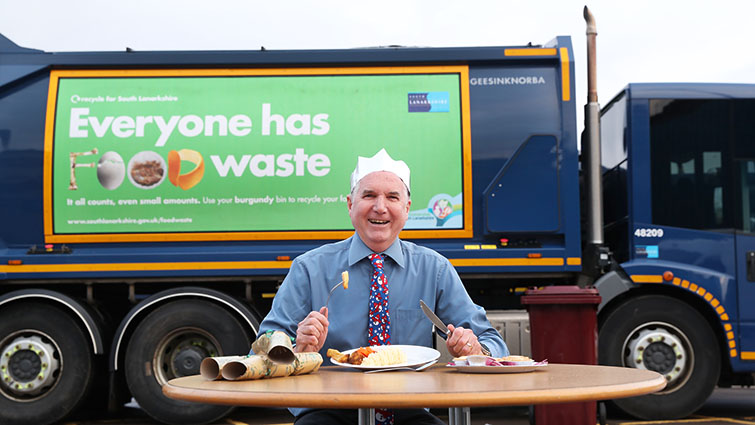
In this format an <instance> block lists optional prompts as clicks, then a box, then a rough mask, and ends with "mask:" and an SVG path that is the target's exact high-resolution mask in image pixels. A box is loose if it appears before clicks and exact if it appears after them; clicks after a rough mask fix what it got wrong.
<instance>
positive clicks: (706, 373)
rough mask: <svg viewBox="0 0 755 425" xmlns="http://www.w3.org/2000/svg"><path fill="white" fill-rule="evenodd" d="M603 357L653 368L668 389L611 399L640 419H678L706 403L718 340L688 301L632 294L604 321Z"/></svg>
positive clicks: (601, 336) (608, 361)
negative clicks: (632, 296)
mask: <svg viewBox="0 0 755 425" xmlns="http://www.w3.org/2000/svg"><path fill="white" fill-rule="evenodd" d="M598 341H599V356H598V358H599V362H600V363H601V364H604V365H613V366H625V367H635V368H639V369H649V370H654V371H656V372H658V373H660V374H662V375H664V376H665V377H666V382H667V384H666V388H664V389H663V390H662V391H660V392H657V393H654V394H649V395H645V396H640V397H632V398H625V399H619V400H613V401H612V404H613V405H615V406H616V407H618V408H619V409H621V410H622V411H624V412H625V413H628V414H630V415H632V416H634V417H637V418H640V419H676V418H681V417H685V416H688V415H689V414H691V413H693V412H694V411H695V410H697V409H698V408H699V407H700V406H702V405H703V403H705V400H707V399H708V397H709V396H710V394H711V393H712V392H713V389H714V388H715V386H716V383H717V382H718V376H719V373H720V370H721V354H720V352H719V347H718V340H717V339H716V336H715V334H714V333H713V330H712V329H711V328H710V325H709V324H708V322H707V321H706V320H705V318H703V316H702V315H701V314H700V313H698V312H697V311H695V309H694V308H693V307H691V306H689V305H688V304H686V303H684V302H682V301H679V300H677V299H675V298H671V297H667V296H661V295H645V296H640V297H636V298H633V299H630V300H628V301H626V302H624V303H623V304H621V305H620V306H619V307H618V308H616V309H614V310H613V311H611V312H610V313H609V314H608V316H607V317H606V318H605V320H602V325H601V327H600V333H599V337H598Z"/></svg>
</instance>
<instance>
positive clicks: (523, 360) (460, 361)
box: [449, 355, 547, 366]
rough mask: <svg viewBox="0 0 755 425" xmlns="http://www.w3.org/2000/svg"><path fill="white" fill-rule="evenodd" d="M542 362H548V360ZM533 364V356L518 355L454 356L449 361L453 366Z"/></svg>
mask: <svg viewBox="0 0 755 425" xmlns="http://www.w3.org/2000/svg"><path fill="white" fill-rule="evenodd" d="M483 359H484V360H483ZM540 363H545V364H547V360H543V361H542V362H540ZM533 364H535V361H534V360H532V359H531V358H529V357H527V356H516V355H513V356H504V357H485V356H461V357H454V359H453V360H452V361H451V362H450V363H449V365H452V366H483V365H484V366H528V365H533Z"/></svg>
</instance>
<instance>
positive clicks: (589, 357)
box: [522, 286, 600, 425]
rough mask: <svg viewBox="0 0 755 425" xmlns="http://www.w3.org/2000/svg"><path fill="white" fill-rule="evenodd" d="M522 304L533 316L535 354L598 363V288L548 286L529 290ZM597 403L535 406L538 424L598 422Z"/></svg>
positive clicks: (557, 360)
mask: <svg viewBox="0 0 755 425" xmlns="http://www.w3.org/2000/svg"><path fill="white" fill-rule="evenodd" d="M522 304H524V305H525V306H526V308H527V311H528V312H529V315H530V341H531V343H532V357H533V358H534V359H535V360H537V361H540V360H543V359H548V362H549V363H571V364H588V365H594V364H597V361H598V324H597V310H598V304H600V295H598V290H597V289H594V288H580V287H579V286H547V287H543V288H540V289H529V290H527V291H526V292H525V294H524V296H522ZM595 421H596V402H594V401H591V402H582V403H561V404H548V405H537V406H535V423H536V424H537V425H595Z"/></svg>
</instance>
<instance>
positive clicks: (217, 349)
mask: <svg viewBox="0 0 755 425" xmlns="http://www.w3.org/2000/svg"><path fill="white" fill-rule="evenodd" d="M249 347H250V335H248V334H247V332H246V330H245V328H244V327H243V326H242V325H241V324H240V323H239V321H238V320H236V318H235V317H234V316H233V315H231V313H229V312H228V311H226V310H225V309H223V308H222V307H220V306H218V305H216V304H213V303H212V302H209V301H203V300H195V299H186V300H180V301H174V302H171V303H169V304H166V305H164V306H162V307H159V308H157V309H156V310H154V311H153V312H151V313H150V314H149V315H147V317H145V318H144V320H143V321H142V322H141V323H140V324H139V326H137V327H136V330H134V334H133V335H132V336H131V339H130V340H129V343H128V348H127V350H126V360H125V373H126V382H127V383H128V387H129V390H130V391H131V395H133V396H134V398H135V399H136V401H137V402H138V403H139V406H141V408H142V409H144V411H145V412H146V413H147V414H148V415H150V416H152V417H153V418H155V419H157V420H158V421H161V422H166V423H173V424H200V423H207V422H212V421H215V420H217V419H220V418H222V417H223V416H225V415H226V414H228V413H229V412H230V411H231V410H233V407H229V406H217V405H209V404H200V403H191V402H186V401H180V400H173V399H170V398H168V397H166V396H164V395H163V393H162V386H163V385H164V384H166V383H167V382H168V381H169V380H171V379H173V378H179V377H181V376H188V375H198V374H199V365H200V363H201V362H202V359H204V358H205V357H209V356H223V355H235V354H247V353H248V352H249Z"/></svg>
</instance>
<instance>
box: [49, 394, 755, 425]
mask: <svg viewBox="0 0 755 425" xmlns="http://www.w3.org/2000/svg"><path fill="white" fill-rule="evenodd" d="M433 413H435V414H436V415H438V416H439V417H441V419H443V420H446V421H447V419H448V412H447V411H445V410H443V409H439V410H433ZM292 422H293V417H292V416H291V415H290V414H289V413H288V411H287V410H285V409H260V408H239V409H236V410H235V411H233V412H232V413H231V414H230V415H228V416H227V417H226V418H224V419H223V420H221V421H219V422H216V423H215V424H214V425H279V424H280V425H282V424H286V425H288V424H291V423H292ZM61 424H62V425H158V424H159V423H158V422H156V421H153V420H152V419H151V418H149V417H148V416H147V415H145V414H144V412H142V411H141V410H140V409H139V408H138V407H126V408H124V410H123V412H122V414H121V415H120V416H119V417H118V418H113V417H110V418H99V417H97V415H96V414H92V413H91V412H82V413H81V414H79V415H78V416H77V417H76V418H71V419H69V420H67V421H64V422H61ZM472 424H473V425H486V424H489V425H504V424H505V425H529V408H527V407H500V408H475V409H472ZM607 424H609V425H685V424H693V425H731V424H739V425H742V424H744V425H755V388H721V389H717V390H716V391H715V392H714V393H713V395H712V396H711V397H710V399H708V402H707V403H706V404H705V406H703V408H702V409H700V410H699V411H698V412H697V413H696V414H694V415H692V416H690V417H689V418H684V419H680V420H673V421H638V420H636V419H631V418H622V417H614V416H612V415H611V414H610V413H609V418H608V421H607Z"/></svg>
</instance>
